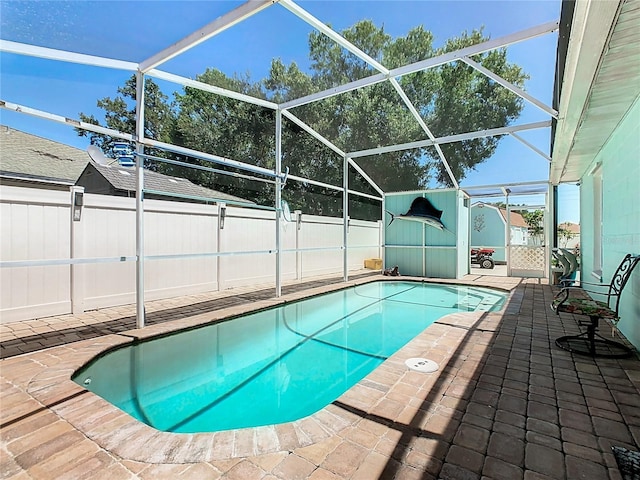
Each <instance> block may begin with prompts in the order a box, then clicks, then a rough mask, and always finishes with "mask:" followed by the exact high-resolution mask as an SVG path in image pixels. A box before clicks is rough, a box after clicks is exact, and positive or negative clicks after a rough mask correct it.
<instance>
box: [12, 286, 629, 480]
mask: <svg viewBox="0 0 640 480" xmlns="http://www.w3.org/2000/svg"><path fill="white" fill-rule="evenodd" d="M370 280H371V278H367V277H363V278H359V279H356V280H353V281H351V282H349V283H350V284H353V283H359V282H366V281H370ZM457 283H459V282H457ZM464 283H472V284H474V285H485V286H494V287H500V288H504V289H507V290H509V291H510V297H509V300H508V302H507V305H506V306H505V308H504V309H503V310H502V311H500V312H494V313H484V312H474V313H466V314H455V315H449V316H447V317H444V318H442V319H440V320H439V321H438V322H436V323H435V324H433V325H431V326H430V327H428V328H427V329H426V330H425V331H424V332H422V333H421V334H420V335H418V336H417V337H416V338H415V339H414V340H412V341H411V342H409V343H408V344H407V345H406V346H405V347H404V348H402V349H401V350H400V351H398V352H397V353H396V354H394V355H393V356H392V357H390V358H389V359H388V360H386V361H385V362H384V363H383V364H382V365H381V366H380V367H379V368H377V369H376V370H374V371H373V372H372V373H371V374H369V375H368V376H367V377H365V378H364V379H363V380H362V381H361V382H359V383H358V384H357V385H355V386H354V387H353V388H351V389H350V390H349V391H347V392H346V393H345V394H344V395H342V396H341V397H340V398H339V399H337V400H336V401H335V402H334V403H333V404H331V405H329V406H328V407H326V408H324V409H323V410H321V411H320V412H318V413H316V414H314V415H312V416H310V417H307V418H305V419H302V420H299V421H297V422H292V423H288V424H283V425H276V426H267V427H260V428H253V429H242V430H235V431H226V432H217V433H212V434H171V433H165V432H158V431H157V430H154V429H152V428H151V427H148V426H146V425H143V424H141V423H139V422H137V421H135V420H133V419H132V418H131V417H129V416H128V415H127V414H125V413H123V412H121V411H120V410H118V409H116V408H115V407H113V406H111V405H109V404H108V403H107V402H105V401H103V400H102V399H100V398H99V397H97V396H95V395H93V394H92V393H90V392H87V391H86V390H85V389H83V388H82V387H80V386H78V385H76V384H75V383H73V382H71V380H70V377H71V374H72V373H73V371H74V370H75V369H76V368H78V367H79V366H81V365H82V364H84V363H85V362H86V361H87V360H89V359H90V358H92V357H93V356H94V355H96V354H98V353H99V352H101V351H103V350H105V349H107V348H110V347H112V346H114V345H118V344H121V343H126V342H130V341H131V337H138V338H145V337H148V336H153V335H157V334H159V333H164V332H168V331H173V330H177V329H182V328H185V327H190V326H194V325H199V324H204V323H208V322H211V321H213V320H216V319H219V318H224V317H226V316H229V315H236V314H238V313H243V312H246V311H250V310H253V309H256V308H264V307H266V306H269V305H276V304H278V303H282V302H283V301H290V300H293V299H298V298H301V297H304V296H308V295H312V294H318V293H321V292H324V291H329V290H332V289H335V288H341V287H344V286H345V284H344V283H340V284H335V283H332V282H330V281H326V280H325V281H319V282H313V283H307V284H290V285H287V286H286V287H285V288H283V293H284V295H283V296H282V297H280V298H278V299H276V298H273V291H272V290H270V289H267V290H264V289H257V290H256V289H242V290H231V291H225V292H215V293H212V294H207V295H198V296H191V297H181V298H177V299H172V300H163V301H157V302H148V303H147V305H146V310H147V320H148V323H149V326H148V327H146V328H144V329H142V330H135V329H134V328H135V318H134V315H135V306H126V307H118V308H109V309H102V310H99V311H94V312H86V313H84V314H82V315H75V316H74V315H66V316H59V317H52V318H45V319H39V320H33V321H29V322H20V323H18V324H5V325H2V326H1V330H0V346H1V352H2V356H3V359H2V360H1V361H0V388H1V391H0V424H1V425H0V477H2V478H7V479H8V478H11V479H29V478H33V479H63V478H69V479H81V478H90V479H94V478H96V479H98V478H105V479H120V478H122V479H136V478H138V479H163V478H171V479H174V478H186V479H200V478H202V479H228V480H232V479H243V480H246V479H285V480H290V479H311V480H325V479H354V480H373V479H377V478H383V479H391V478H398V479H424V480H429V479H438V478H440V479H455V480H465V479H508V480H515V479H526V480H534V479H558V480H570V479H578V478H584V479H590V480H599V479H603V480H604V479H609V480H619V479H622V476H621V474H620V472H619V470H618V467H617V465H616V462H615V459H614V456H613V454H612V453H611V447H612V446H614V445H618V446H622V447H625V448H628V449H630V450H636V451H637V450H638V447H639V445H640V360H638V358H628V359H593V358H589V357H584V356H577V355H572V354H571V353H569V352H566V351H564V350H561V349H559V348H557V347H556V346H555V344H554V339H555V338H556V337H558V336H561V335H565V334H573V333H577V332H578V325H577V323H576V319H575V318H574V317H573V316H572V315H569V314H562V315H560V316H557V315H555V314H554V313H553V312H551V311H550V310H549V307H548V305H549V303H550V301H551V298H552V295H553V290H552V288H551V287H550V286H548V285H545V284H543V283H542V282H541V281H539V280H535V279H517V278H505V277H489V276H475V275H474V276H467V277H465V279H464ZM602 330H603V332H601V333H603V334H606V333H607V332H606V330H607V328H603V329H602ZM125 332H126V336H125V335H122V333H125ZM409 357H427V358H430V359H433V360H435V361H437V362H438V363H439V364H440V369H439V370H438V371H437V372H435V373H431V374H424V373H418V372H415V371H410V370H408V369H407V367H406V366H405V364H404V360H405V359H406V358H409Z"/></svg>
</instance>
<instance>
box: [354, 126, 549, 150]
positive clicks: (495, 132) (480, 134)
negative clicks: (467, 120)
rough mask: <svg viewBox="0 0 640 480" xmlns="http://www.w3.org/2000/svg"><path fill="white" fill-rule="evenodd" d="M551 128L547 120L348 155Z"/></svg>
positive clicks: (420, 146)
mask: <svg viewBox="0 0 640 480" xmlns="http://www.w3.org/2000/svg"><path fill="white" fill-rule="evenodd" d="M549 126H551V120H545V121H543V122H534V123H525V124H523V125H512V126H509V127H500V128H491V129H488V130H479V131H477V132H469V133H459V134H456V135H448V136H446V137H439V138H436V139H435V140H418V141H417V142H410V143H402V144H398V145H389V146H387V147H377V148H371V149H369V150H360V151H357V152H351V153H348V154H347V155H348V156H349V157H351V158H359V157H368V156H371V155H379V154H381V153H389V152H399V151H402V150H411V149H413V148H422V147H429V146H431V145H434V144H436V143H454V142H462V141H464V140H473V139H475V138H485V137H495V136H498V135H507V134H510V133H512V132H519V131H522V130H535V129H537V128H547V127H549Z"/></svg>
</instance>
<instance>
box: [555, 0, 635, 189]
mask: <svg viewBox="0 0 640 480" xmlns="http://www.w3.org/2000/svg"><path fill="white" fill-rule="evenodd" d="M587 4H588V6H587ZM616 5H617V6H618V7H619V9H618V10H616V9H615V8H614V6H616ZM578 7H580V8H581V11H577V12H576V16H575V17H574V22H573V25H572V30H571V37H570V40H569V53H568V58H567V67H568V68H567V70H566V71H565V78H564V80H563V86H562V89H563V91H562V94H563V97H562V98H561V99H560V114H559V119H558V126H557V128H556V136H555V142H554V151H553V155H552V158H553V161H552V163H551V173H550V181H551V182H552V183H554V184H557V183H561V182H577V181H579V180H580V179H581V178H582V176H583V175H584V174H585V173H586V172H587V170H588V168H589V167H590V165H591V164H592V162H593V161H594V159H595V157H596V156H597V155H598V153H599V152H600V150H601V149H602V147H603V146H604V145H605V144H606V142H607V140H608V139H609V137H610V136H611V134H612V133H613V131H614V130H615V128H616V126H617V125H618V124H619V123H620V121H621V120H622V119H623V118H624V116H625V114H626V113H627V112H628V111H629V109H630V108H631V106H632V105H633V103H634V101H635V100H636V99H637V98H638V96H639V95H640V53H639V46H640V0H623V1H621V2H616V3H613V2H598V1H592V2H585V3H582V4H581V3H578V5H577V7H576V9H577V10H578Z"/></svg>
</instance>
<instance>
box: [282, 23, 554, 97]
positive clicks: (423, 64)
mask: <svg viewBox="0 0 640 480" xmlns="http://www.w3.org/2000/svg"><path fill="white" fill-rule="evenodd" d="M556 30H558V22H557V21H556V22H548V23H544V24H542V25H538V26H535V27H532V28H528V29H526V30H522V31H521V32H516V33H513V34H511V35H506V36H504V37H500V38H496V39H494V40H487V41H486V42H482V43H478V44H476V45H471V46H469V47H465V48H463V49H461V50H457V51H454V52H449V53H445V54H443V55H438V56H437V57H433V58H428V59H426V60H421V61H419V62H415V63H411V64H409V65H405V66H403V67H398V68H395V69H393V70H391V71H390V72H389V74H387V75H385V74H382V73H378V74H375V75H372V76H370V77H366V78H361V79H360V80H356V81H354V82H350V83H345V84H344V85H341V86H339V87H334V88H329V89H327V90H324V91H322V92H317V93H313V94H311V95H306V96H304V97H300V98H298V99H294V100H290V101H288V102H284V103H282V104H280V107H281V108H283V109H285V108H294V107H299V106H301V105H306V104H307V103H311V102H314V101H316V100H322V99H325V98H330V97H333V96H336V95H340V94H342V93H346V92H350V91H352V90H356V89H358V88H362V87H366V86H369V85H374V84H376V83H380V82H383V81H385V80H387V78H389V77H400V76H403V75H408V74H410V73H415V72H419V71H421V70H427V69H429V68H433V67H437V66H440V65H444V64H445V63H449V62H453V61H455V60H459V59H461V58H462V57H467V56H471V55H477V54H479V53H484V52H487V51H490V50H495V49H497V48H502V47H507V46H509V45H512V44H514V43H519V42H522V41H525V40H529V39H531V38H535V37H539V36H542V35H547V34H549V33H553V32H555V31H556Z"/></svg>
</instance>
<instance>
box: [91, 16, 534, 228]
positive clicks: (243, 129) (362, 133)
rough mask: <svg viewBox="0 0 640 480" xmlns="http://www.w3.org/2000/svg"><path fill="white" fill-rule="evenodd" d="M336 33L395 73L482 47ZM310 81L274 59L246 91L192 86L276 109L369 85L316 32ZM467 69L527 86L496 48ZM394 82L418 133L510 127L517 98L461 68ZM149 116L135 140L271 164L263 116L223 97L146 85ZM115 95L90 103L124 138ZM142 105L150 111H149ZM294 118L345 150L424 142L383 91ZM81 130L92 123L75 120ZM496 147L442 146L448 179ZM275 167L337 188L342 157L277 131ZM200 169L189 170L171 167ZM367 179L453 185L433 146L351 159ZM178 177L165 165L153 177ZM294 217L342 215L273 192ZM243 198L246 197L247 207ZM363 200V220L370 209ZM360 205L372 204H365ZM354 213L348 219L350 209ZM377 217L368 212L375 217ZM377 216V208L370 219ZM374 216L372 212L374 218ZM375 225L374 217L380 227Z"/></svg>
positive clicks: (358, 31)
mask: <svg viewBox="0 0 640 480" xmlns="http://www.w3.org/2000/svg"><path fill="white" fill-rule="evenodd" d="M341 33H342V35H343V36H344V37H345V38H346V39H347V40H349V41H351V42H352V43H353V44H355V45H357V46H358V47H359V48H360V49H362V50H363V51H365V52H366V53H367V54H368V55H370V56H371V57H373V58H375V59H376V60H378V61H379V62H381V63H382V64H383V65H385V66H386V67H387V68H395V67H399V66H402V65H406V64H408V63H412V62H417V61H420V60H424V59H426V58H430V57H433V56H436V55H439V54H443V53H446V52H450V51H453V50H457V49H460V48H463V47H466V46H470V45H474V44H477V43H480V42H483V41H485V40H487V37H486V36H485V35H483V33H482V31H481V30H474V31H472V32H471V33H463V34H462V35H461V36H460V37H456V38H452V39H450V40H448V41H447V42H446V43H445V44H444V46H443V47H441V48H435V47H434V46H433V35H432V34H431V33H430V32H428V31H426V30H424V28H423V27H417V28H414V29H412V30H411V31H409V32H408V34H407V35H406V36H404V37H399V38H395V39H394V38H392V37H391V36H390V35H388V34H387V33H386V32H385V31H384V28H379V27H376V26H375V25H374V24H373V23H372V22H371V21H368V20H365V21H361V22H358V23H356V24H355V25H353V26H352V27H350V28H348V29H346V30H344V31H343V32H341ZM309 58H310V60H311V66H310V73H305V72H303V71H301V70H300V69H299V68H298V66H297V65H296V64H295V63H291V64H289V65H285V64H284V63H283V62H282V61H281V60H280V59H274V60H272V64H271V69H270V73H269V76H268V77H267V78H266V79H263V80H261V81H258V82H252V81H251V80H250V78H249V76H248V75H246V76H244V77H239V76H234V77H228V76H227V75H225V74H223V73H222V72H219V71H217V70H214V69H207V70H206V71H205V72H204V73H202V74H201V75H199V76H198V77H197V78H198V80H200V81H202V82H205V83H209V84H211V85H216V86H219V87H223V88H227V89H230V90H234V91H238V92H242V93H246V94H248V95H252V96H255V97H259V98H268V99H271V100H273V101H274V102H278V103H280V102H283V101H287V100H291V99H295V98H300V97H302V96H304V95H307V94H310V93H313V92H317V91H320V90H324V89H328V88H331V87H334V86H337V85H341V84H344V83H346V82H350V81H354V80H359V79H362V78H364V77H367V76H370V75H373V74H375V73H377V71H375V70H373V69H372V67H370V66H369V65H368V64H367V63H365V62H364V61H362V60H360V59H359V58H357V57H356V56H354V55H352V54H351V53H349V52H347V51H346V50H344V49H343V48H342V47H340V46H339V45H337V44H335V43H334V42H333V41H332V40H330V39H329V38H328V37H326V36H325V35H323V34H321V33H311V34H310V35H309ZM473 59H474V60H475V61H476V62H479V63H481V64H482V65H484V66H485V67H487V68H488V69H490V70H492V71H494V72H495V73H497V74H498V75H501V76H502V77H504V78H505V79H506V80H508V81H510V82H511V83H513V84H515V85H518V86H520V87H522V86H523V84H524V80H525V79H526V78H527V76H526V74H524V73H523V71H522V69H521V68H520V67H518V66H516V65H513V64H510V63H509V62H508V61H507V55H506V50H504V49H502V50H496V51H490V52H486V53H482V54H478V55H475V56H474V57H473ZM399 82H400V84H401V86H402V88H403V90H404V91H405V92H406V94H407V96H408V97H409V98H410V100H411V101H412V103H413V104H414V106H415V107H416V109H417V111H418V112H419V113H420V115H421V117H422V118H423V119H424V121H425V122H426V124H427V126H428V127H429V128H430V130H431V131H432V132H433V134H434V135H435V136H436V137H438V136H443V135H450V134H454V133H463V132H468V131H475V130H483V129H488V128H493V127H497V126H504V125H507V124H509V123H510V122H512V121H513V120H514V119H515V118H517V117H518V115H519V114H520V111H521V110H522V107H523V102H522V100H521V99H520V98H519V97H517V96H516V95H514V94H512V93H511V92H509V91H508V90H507V89H505V88H503V87H502V86H500V85H498V84H496V83H495V82H493V80H491V79H489V78H487V77H485V76H484V75H482V74H481V73H479V72H477V71H476V70H475V69H473V68H471V67H470V66H468V65H467V64H465V63H463V62H453V63H450V64H445V65H442V66H440V67H438V68H433V69H429V70H425V71H420V72H416V73H413V74H410V75H405V76H403V77H401V78H400V79H399ZM145 88H146V90H145V91H146V92H147V95H150V99H149V100H148V101H147V106H146V108H147V111H146V115H145V132H147V133H148V135H149V136H150V137H151V138H157V139H162V140H164V141H166V142H168V143H173V144H177V145H182V146H185V147H188V148H191V149H194V150H200V151H204V152H208V153H213V154H217V155H221V156H225V157H228V158H231V159H234V160H239V161H242V162H246V163H251V164H254V165H259V166H262V167H265V168H273V165H274V161H275V142H274V133H275V115H274V112H273V111H271V110H269V109H265V108H263V107H257V106H255V105H250V104H246V103H243V102H239V101H236V100H232V99H228V98H225V97H221V96H218V95H214V94H212V93H209V92H204V91H202V90H198V89H194V88H191V87H185V88H184V89H183V90H182V92H175V93H174V94H173V96H174V98H173V101H172V102H171V103H169V102H168V98H167V96H166V95H165V94H163V93H162V92H160V90H159V89H158V88H157V85H156V84H155V83H153V82H152V81H150V80H148V81H147V83H146V87H145ZM118 93H119V96H118V97H116V98H114V99H111V98H105V99H102V100H100V101H98V106H99V107H100V108H101V109H103V110H105V112H106V113H105V121H106V124H107V126H109V127H111V128H115V129H118V130H124V131H133V128H134V127H133V125H134V112H133V106H134V105H133V104H132V102H131V100H135V80H134V78H132V79H130V80H129V81H127V83H126V85H125V86H124V87H122V88H119V89H118ZM149 104H152V106H153V108H150V105H149ZM292 113H293V114H295V115H296V116H298V117H299V118H301V119H302V120H303V121H304V122H306V123H307V124H309V125H311V126H312V127H313V128H314V129H315V130H316V131H318V132H319V133H321V134H322V135H323V136H325V137H326V138H328V139H329V140H330V141H332V142H333V143H334V144H335V145H337V146H338V147H340V148H341V149H343V150H345V151H347V152H353V151H357V150H364V149H369V148H371V147H372V146H373V147H375V146H385V145H394V144H399V143H405V142H411V141H415V140H423V139H425V138H427V135H426V133H425V132H424V131H423V130H422V128H421V127H420V125H419V124H418V122H417V121H416V120H415V119H414V118H413V116H412V115H411V113H410V112H409V110H408V108H407V106H406V105H405V104H404V103H403V102H402V100H401V99H400V97H399V95H398V93H397V92H396V90H395V89H394V87H393V85H391V83H389V82H381V83H377V84H374V85H370V86H368V87H366V88H362V89H358V90H354V91H351V92H348V93H344V94H341V95H338V96H333V97H330V98H327V99H324V100H322V101H318V102H313V103H310V104H307V105H304V106H300V107H297V108H294V109H292ZM81 118H82V119H83V120H84V121H89V122H91V123H96V124H97V123H98V121H97V120H96V119H95V118H94V117H92V116H85V115H82V114H81ZM80 134H83V135H90V136H91V137H92V141H93V142H95V143H97V144H98V145H100V146H103V147H108V142H109V141H110V139H108V138H105V137H101V136H99V135H95V134H87V133H86V132H84V133H80ZM499 140H500V138H494V137H489V138H481V139H474V140H466V141H463V142H458V143H454V144H443V145H442V146H441V147H442V150H443V152H444V154H445V156H446V158H447V160H448V162H449V164H450V166H451V169H452V171H453V173H454V175H455V177H456V179H457V180H458V181H460V180H461V179H463V178H464V176H465V175H466V173H467V172H468V171H469V170H471V169H473V168H475V167H476V166H477V165H478V164H480V163H482V162H483V161H485V160H486V159H487V158H489V157H490V156H491V154H493V152H494V151H495V149H496V147H497V145H498V142H499ZM282 145H283V157H282V165H283V166H284V167H288V168H289V169H290V170H291V173H292V174H296V175H299V176H303V177H306V178H310V179H316V180H321V181H323V182H325V183H329V184H332V185H341V184H342V165H343V159H342V158H340V157H339V156H338V155H337V154H336V153H335V152H333V151H332V150H331V149H329V148H327V147H326V146H324V145H323V144H321V143H320V142H318V141H317V140H316V139H315V138H313V137H311V136H310V135H308V134H307V133H306V132H304V131H302V130H301V129H300V128H299V127H298V126H297V125H295V124H293V123H291V122H289V121H287V120H286V119H285V120H284V121H283V137H282ZM181 159H182V160H184V161H189V162H194V163H202V162H201V161H199V160H195V159H188V158H181ZM358 163H359V164H360V165H361V166H362V167H363V168H364V170H365V171H366V172H367V174H368V175H369V176H370V177H371V178H372V179H373V180H374V181H375V182H376V183H377V184H378V185H379V186H380V187H381V188H382V189H383V190H385V191H396V190H411V189H420V188H425V187H426V186H427V185H429V183H430V180H431V179H435V180H436V181H437V182H439V183H440V184H442V185H451V180H450V178H449V176H448V174H447V173H446V170H445V169H444V167H443V165H442V163H441V161H440V158H439V156H438V154H437V152H436V151H435V149H434V148H433V147H428V148H421V149H414V150H407V151H400V152H392V153H387V154H384V155H376V156H371V157H367V158H360V159H358ZM163 168H164V170H163V171H165V172H173V173H174V174H175V173H177V171H178V170H177V169H176V168H175V167H171V166H166V167H163ZM182 175H183V176H187V178H189V179H191V180H192V181H195V182H197V183H200V184H202V185H204V186H207V187H210V188H217V189H223V190H226V191H229V192H230V193H234V191H233V190H234V188H235V189H236V190H239V191H240V192H241V193H238V191H236V192H235V194H237V195H239V196H243V195H244V196H245V197H246V198H251V199H253V200H256V201H258V202H260V203H263V202H270V201H272V199H273V192H272V187H270V186H265V185H264V184H256V183H255V182H253V183H252V182H249V181H244V180H243V181H238V182H236V181H235V180H234V181H233V182H232V183H230V182H228V181H227V182H225V180H228V179H225V178H224V177H222V176H220V175H213V174H208V173H203V172H201V171H193V172H190V173H188V174H187V173H186V172H185V173H182ZM350 186H351V187H352V188H354V189H356V190H360V191H365V192H367V193H374V190H373V189H372V187H371V186H370V185H368V183H367V182H366V181H365V180H364V179H363V178H362V177H361V176H360V175H359V174H357V173H351V179H350ZM283 194H284V195H285V197H286V198H288V200H290V202H293V205H292V207H293V208H300V209H302V210H303V211H305V212H310V213H315V212H319V211H322V212H323V213H324V214H330V215H341V214H342V212H341V210H342V202H341V201H340V198H339V197H340V194H339V192H336V191H333V190H328V189H319V188H318V187H313V186H309V185H303V184H300V183H298V182H289V184H288V186H287V189H285V191H284V192H283ZM247 195H251V196H250V197H247ZM367 202H368V200H364V201H363V204H362V211H365V210H370V206H368V205H366V204H367ZM369 203H370V202H369ZM353 209H354V210H355V211H357V210H358V209H359V207H358V206H354V207H353ZM374 210H376V209H374ZM377 210H379V209H377ZM376 215H379V213H376ZM378 218H379V217H378Z"/></svg>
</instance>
